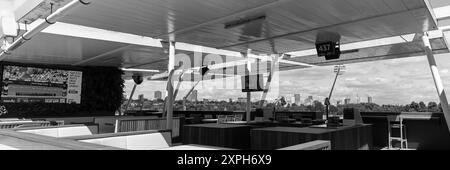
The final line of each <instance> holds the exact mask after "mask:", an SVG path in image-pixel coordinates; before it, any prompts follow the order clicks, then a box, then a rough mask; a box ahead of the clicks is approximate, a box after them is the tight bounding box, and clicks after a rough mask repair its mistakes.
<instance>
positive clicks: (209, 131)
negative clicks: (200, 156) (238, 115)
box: [183, 123, 251, 149]
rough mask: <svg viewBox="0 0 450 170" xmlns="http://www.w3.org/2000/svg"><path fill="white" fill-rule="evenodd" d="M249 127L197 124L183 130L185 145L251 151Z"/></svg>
mask: <svg viewBox="0 0 450 170" xmlns="http://www.w3.org/2000/svg"><path fill="white" fill-rule="evenodd" d="M250 129H251V126H249V125H234V124H217V123H211V124H196V125H185V126H184V128H183V144H198V145H207V146H217V147H225V148H232V149H250Z"/></svg>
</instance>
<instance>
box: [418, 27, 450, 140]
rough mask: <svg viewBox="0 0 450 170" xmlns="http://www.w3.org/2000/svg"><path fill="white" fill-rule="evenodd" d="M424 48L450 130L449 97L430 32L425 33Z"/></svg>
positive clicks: (423, 38)
mask: <svg viewBox="0 0 450 170" xmlns="http://www.w3.org/2000/svg"><path fill="white" fill-rule="evenodd" d="M422 40H423V44H424V50H425V53H426V54H427V58H428V63H429V65H430V69H431V74H432V76H433V79H434V83H435V85H436V90H437V93H438V96H439V100H440V101H441V106H442V110H443V111H444V116H445V120H446V122H447V125H448V128H449V131H450V108H449V107H448V99H447V95H446V94H445V89H444V84H443V82H442V79H441V76H440V74H439V69H438V67H437V64H436V59H435V58H434V54H433V51H432V49H431V44H430V40H429V39H428V34H426V33H425V34H424V36H423V37H422Z"/></svg>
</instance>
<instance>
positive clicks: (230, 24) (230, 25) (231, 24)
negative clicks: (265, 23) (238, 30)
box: [225, 15, 266, 29]
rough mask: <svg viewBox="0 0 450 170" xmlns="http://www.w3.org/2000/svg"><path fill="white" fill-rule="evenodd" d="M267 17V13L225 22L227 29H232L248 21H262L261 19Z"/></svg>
mask: <svg viewBox="0 0 450 170" xmlns="http://www.w3.org/2000/svg"><path fill="white" fill-rule="evenodd" d="M265 19H266V15H258V16H252V17H247V18H243V19H239V20H236V21H231V22H228V23H225V29H231V28H234V27H238V26H241V25H245V24H248V23H252V22H256V21H261V20H265Z"/></svg>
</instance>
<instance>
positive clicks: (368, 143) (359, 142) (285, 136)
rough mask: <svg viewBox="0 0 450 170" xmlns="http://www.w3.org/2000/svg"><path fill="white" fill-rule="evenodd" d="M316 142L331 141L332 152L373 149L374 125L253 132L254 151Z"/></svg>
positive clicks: (269, 129)
mask: <svg viewBox="0 0 450 170" xmlns="http://www.w3.org/2000/svg"><path fill="white" fill-rule="evenodd" d="M314 140H329V141H331V149H332V150H368V149H370V148H372V125H361V126H352V127H340V128H337V129H326V128H311V127H307V128H295V127H268V128H259V129H253V130H251V146H252V150H274V149H279V148H284V147H289V146H293V145H297V144H301V143H305V142H311V141H314Z"/></svg>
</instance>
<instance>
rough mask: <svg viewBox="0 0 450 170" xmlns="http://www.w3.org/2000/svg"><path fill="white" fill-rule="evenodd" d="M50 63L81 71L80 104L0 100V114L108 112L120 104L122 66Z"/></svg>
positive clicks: (90, 114)
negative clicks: (0, 107)
mask: <svg viewBox="0 0 450 170" xmlns="http://www.w3.org/2000/svg"><path fill="white" fill-rule="evenodd" d="M2 65H3V64H2ZM29 66H32V65H29ZM34 66H36V65H34ZM36 67H42V66H36ZM52 67H53V68H60V69H73V70H81V71H83V83H82V92H81V104H46V103H1V104H0V105H4V106H5V107H6V109H7V110H8V114H7V115H3V116H0V117H20V118H36V117H78V116H112V115H114V114H115V111H116V110H117V109H118V108H120V106H121V104H122V101H123V88H124V80H123V78H122V75H123V71H122V70H120V69H118V68H114V67H77V68H73V67H72V68H71V67H68V66H52Z"/></svg>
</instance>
